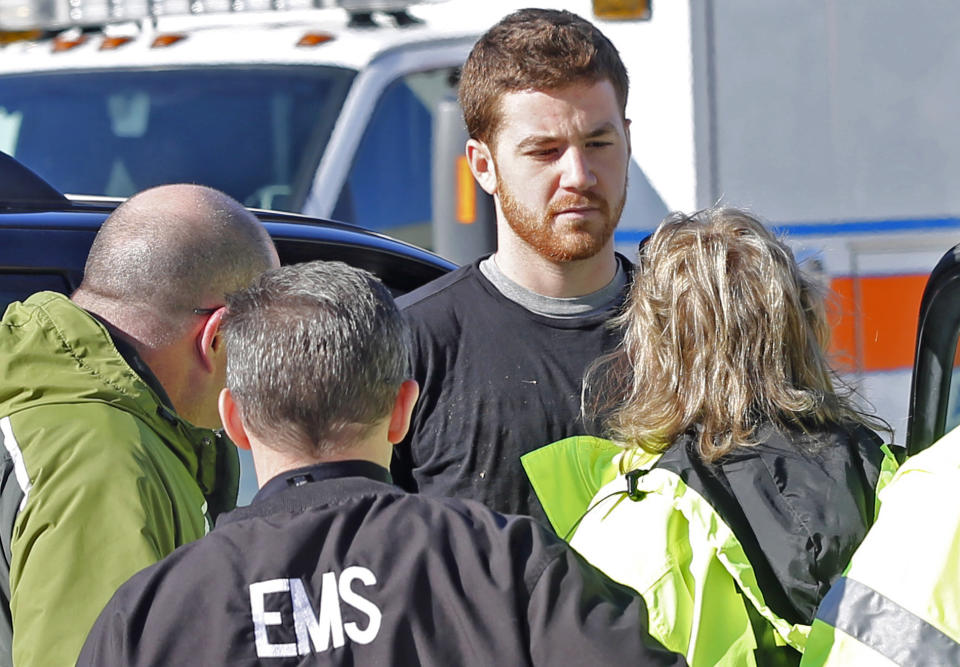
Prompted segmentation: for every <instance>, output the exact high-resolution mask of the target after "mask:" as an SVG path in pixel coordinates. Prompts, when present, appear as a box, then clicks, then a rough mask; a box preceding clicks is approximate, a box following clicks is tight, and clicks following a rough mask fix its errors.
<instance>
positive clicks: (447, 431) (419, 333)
mask: <svg viewBox="0 0 960 667" xmlns="http://www.w3.org/2000/svg"><path fill="white" fill-rule="evenodd" d="M627 88H628V83H627V73H626V69H625V68H624V66H623V63H622V61H621V60H620V56H619V54H618V53H617V51H616V49H615V48H614V46H613V45H612V44H611V43H610V41H609V40H608V39H607V38H606V37H605V36H604V35H603V34H602V33H601V32H600V31H599V30H597V28H596V27H595V26H593V25H592V24H591V23H589V22H588V21H585V20H584V19H582V18H580V17H579V16H577V15H575V14H571V13H570V12H565V11H556V10H546V9H524V10H520V11H518V12H515V13H513V14H511V15H509V16H507V17H506V18H504V19H503V20H501V21H500V22H499V23H498V24H497V25H495V26H494V27H493V28H491V29H490V30H489V31H488V32H487V33H486V34H485V35H483V36H482V37H481V38H480V40H479V41H478V42H477V44H476V45H475V46H474V48H473V51H472V52H471V54H470V57H469V58H468V59H467V62H466V64H465V65H464V68H463V75H462V78H461V81H460V91H459V96H460V103H461V106H462V107H463V110H464V118H465V121H466V125H467V130H468V132H469V134H470V139H469V141H468V142H467V146H466V153H467V157H468V159H469V161H470V166H471V169H472V170H473V174H474V176H475V177H476V179H477V181H478V182H479V183H480V185H481V187H483V189H484V190H486V191H487V192H489V193H490V194H491V195H493V198H494V202H495V204H496V212H497V251H496V252H495V253H494V254H493V255H491V256H489V257H485V258H482V259H480V260H478V261H477V262H475V263H473V264H471V265H469V266H465V267H462V268H461V269H459V270H457V271H455V272H453V273H451V274H448V275H447V276H444V277H443V278H440V279H438V280H436V281H434V282H433V283H431V284H429V285H426V286H424V287H423V288H421V289H419V290H416V291H414V292H412V293H411V294H409V295H407V296H405V297H402V298H401V299H399V301H398V303H399V304H400V306H401V307H402V308H403V310H404V313H405V315H406V317H407V318H408V320H409V322H410V324H411V327H412V330H413V341H412V354H413V364H414V376H415V378H416V380H417V381H418V382H419V383H420V386H421V388H422V393H421V399H420V402H419V403H418V404H417V407H416V410H415V413H414V416H413V423H412V427H411V433H410V435H409V436H408V437H407V439H406V440H405V441H404V442H403V443H402V444H401V445H400V446H399V447H398V448H397V449H396V451H395V455H394V461H393V465H392V472H393V475H394V478H395V480H396V481H397V483H399V484H400V485H401V486H403V487H405V488H407V489H408V490H411V491H420V492H422V493H427V494H431V495H444V496H458V497H467V498H472V499H475V500H479V501H481V502H484V503H486V504H487V505H489V506H490V507H492V508H494V509H496V510H498V511H501V512H507V513H515V514H530V515H533V516H535V517H537V518H541V519H543V518H544V514H543V510H542V508H541V507H540V505H539V502H538V501H537V499H536V495H535V494H534V492H533V490H532V488H531V487H530V484H529V482H528V481H527V479H526V476H525V475H524V472H523V469H522V467H521V464H520V456H521V455H522V454H524V453H526V452H527V451H529V450H532V449H535V448H536V447H537V446H538V445H540V444H542V443H546V442H554V441H556V440H558V439H561V438H564V437H568V436H572V435H579V434H583V433H585V432H586V427H585V425H584V424H583V423H582V420H581V417H580V407H579V406H580V390H581V384H582V379H583V374H584V371H585V369H586V368H587V366H588V365H589V364H590V363H591V362H592V361H593V360H594V359H596V358H597V357H598V356H600V355H601V354H602V353H604V352H607V351H609V350H610V349H611V348H612V347H613V346H614V345H615V344H616V343H617V341H618V336H619V334H617V333H616V332H614V331H611V330H609V329H608V327H607V326H606V322H607V320H608V319H609V317H610V316H611V315H612V314H614V313H615V312H616V310H617V309H618V307H619V306H620V304H621V303H622V300H623V296H624V293H625V288H626V286H627V284H628V282H629V280H630V273H631V269H632V267H631V265H630V263H629V262H628V261H627V260H626V259H625V258H623V257H621V256H619V255H616V254H615V253H614V248H613V231H614V228H615V227H616V225H617V222H618V221H619V218H620V213H621V211H622V210H623V204H624V198H625V196H626V180H627V166H628V161H629V156H630V136H629V121H628V120H627V119H626V116H625V109H626V102H627Z"/></svg>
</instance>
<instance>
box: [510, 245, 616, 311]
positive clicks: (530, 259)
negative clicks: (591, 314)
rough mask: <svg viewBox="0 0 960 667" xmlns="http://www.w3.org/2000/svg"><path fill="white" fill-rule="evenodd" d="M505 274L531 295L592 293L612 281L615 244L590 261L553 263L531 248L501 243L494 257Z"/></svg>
mask: <svg viewBox="0 0 960 667" xmlns="http://www.w3.org/2000/svg"><path fill="white" fill-rule="evenodd" d="M495 260H496V262H497V266H498V267H499V269H500V271H502V272H503V274H504V275H505V276H506V277H507V278H509V279H510V280H512V281H513V282H515V283H517V284H518V285H520V286H522V287H525V288H526V289H528V290H530V291H531V292H535V293H537V294H540V295H542V296H549V297H555V298H570V297H577V296H584V295H585V294H592V293H593V292H596V291H597V290H600V289H602V288H603V287H605V286H606V285H608V284H609V283H610V281H611V280H613V277H614V275H616V272H617V257H616V255H615V254H614V252H613V241H612V240H611V241H610V242H608V244H607V245H606V246H604V247H603V248H602V249H601V250H600V252H598V253H597V254H596V255H594V256H593V257H589V258H587V259H581V260H576V261H573V262H554V261H551V260H549V259H546V258H545V257H542V256H541V255H539V254H537V252H536V251H534V250H533V248H530V247H529V246H525V245H520V244H513V243H507V244H502V245H501V246H500V247H499V248H498V249H497V253H496V255H495Z"/></svg>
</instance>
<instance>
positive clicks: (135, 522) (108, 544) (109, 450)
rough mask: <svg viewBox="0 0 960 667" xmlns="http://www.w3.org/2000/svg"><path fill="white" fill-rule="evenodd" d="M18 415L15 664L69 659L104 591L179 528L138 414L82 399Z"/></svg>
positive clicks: (170, 542) (160, 552)
mask: <svg viewBox="0 0 960 667" xmlns="http://www.w3.org/2000/svg"><path fill="white" fill-rule="evenodd" d="M20 417H22V419H21V423H22V424H23V425H24V426H25V428H23V429H21V431H22V432H24V433H29V434H30V436H29V438H28V440H27V441H25V442H24V441H21V442H20V443H19V445H20V447H21V450H22V451H23V461H24V465H25V468H26V473H27V475H28V477H29V489H28V491H27V498H26V501H25V503H24V505H23V507H22V510H21V512H20V514H19V515H18V517H17V519H16V522H15V524H14V528H13V531H14V532H13V539H12V562H11V569H10V588H11V605H10V606H11V614H12V618H13V658H14V663H15V664H17V665H41V664H42V665H66V664H73V663H74V662H75V661H76V659H77V655H78V653H79V651H80V647H81V646H82V644H83V641H84V639H85V637H86V635H87V632H88V631H89V629H90V627H91V626H92V625H93V622H94V620H95V619H96V617H97V614H99V612H100V610H101V609H102V608H103V606H104V605H105V604H106V602H107V601H108V600H109V599H110V596H111V595H112V594H113V593H114V591H115V590H116V589H117V588H118V587H119V586H120V584H122V583H123V582H124V581H126V580H127V579H128V578H129V577H130V576H131V575H132V574H133V573H135V572H137V571H138V570H140V569H141V568H143V567H145V566H147V565H149V564H151V563H153V562H155V561H157V560H159V559H160V558H161V557H162V556H164V555H165V554H167V553H169V552H170V551H172V550H173V549H174V547H175V540H176V535H175V532H176V530H179V529H176V528H174V524H173V518H172V509H171V501H170V494H169V493H167V492H166V490H165V489H164V488H163V482H162V481H161V480H162V479H164V478H163V476H162V475H161V474H159V471H158V470H157V469H156V468H157V462H156V461H155V459H153V458H152V457H151V456H150V455H148V452H147V451H146V450H145V449H144V443H143V440H144V439H145V438H152V437H155V436H154V434H153V433H152V432H151V431H149V429H147V428H146V427H145V426H144V425H143V424H142V423H141V422H139V421H138V420H136V419H134V418H133V417H131V416H129V415H128V414H127V413H124V412H121V411H120V410H117V409H115V408H111V407H109V406H107V405H89V404H88V405H87V406H84V407H83V413H82V414H79V411H78V410H77V409H74V410H69V409H59V410H52V409H43V408H37V409H34V410H30V411H27V412H25V413H21V415H20ZM15 425H16V423H15ZM164 453H165V454H168V455H169V456H171V457H173V454H172V453H170V452H164ZM175 464H176V463H175V461H174V465H175ZM196 493H197V497H198V510H199V507H200V506H201V505H202V503H203V498H202V496H201V495H200V491H199V489H197V491H196ZM198 513H199V512H198ZM201 520H202V517H201ZM189 532H192V530H190V531H189ZM201 534H202V533H201Z"/></svg>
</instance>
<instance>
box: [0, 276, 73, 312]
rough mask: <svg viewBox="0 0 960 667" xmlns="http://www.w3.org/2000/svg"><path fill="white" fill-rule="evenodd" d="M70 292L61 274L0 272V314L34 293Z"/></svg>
mask: <svg viewBox="0 0 960 667" xmlns="http://www.w3.org/2000/svg"><path fill="white" fill-rule="evenodd" d="M43 290H51V291H54V292H63V293H64V294H66V293H68V292H69V291H70V283H69V281H68V280H67V278H66V276H64V275H63V274H61V273H16V272H12V271H0V313H2V312H3V311H4V310H6V308H7V305H8V304H10V303H13V302H14V301H23V300H24V299H26V298H27V297H28V296H30V295H31V294H33V293H34V292H41V291H43Z"/></svg>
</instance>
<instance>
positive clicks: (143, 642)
mask: <svg viewBox="0 0 960 667" xmlns="http://www.w3.org/2000/svg"><path fill="white" fill-rule="evenodd" d="M405 333H406V331H405V325H404V322H403V319H402V318H401V316H400V314H399V312H398V310H397V308H396V306H395V305H394V303H393V300H392V298H391V297H390V294H389V292H388V291H387V289H386V288H385V287H384V286H383V285H381V284H380V282H379V281H378V280H377V279H376V278H375V277H373V276H372V275H371V274H369V273H366V272H365V271H362V270H359V269H354V268H351V267H348V266H347V265H345V264H341V263H337V262H329V263H328V262H313V263H310V264H301V265H297V266H288V267H283V268H280V269H276V270H273V271H270V272H268V273H267V274H265V275H264V276H263V277H262V278H261V279H260V280H258V281H257V282H256V283H255V284H254V285H253V286H252V287H250V288H248V289H246V290H243V291H241V292H238V293H236V294H234V295H232V296H230V297H229V298H228V299H227V314H226V316H225V317H224V320H223V335H224V336H225V338H226V343H227V350H228V358H227V387H228V388H227V389H225V390H224V391H223V393H222V394H221V397H220V413H221V416H222V419H223V423H224V426H225V428H226V430H227V433H228V434H229V435H230V437H231V438H232V439H233V441H234V442H235V443H236V444H237V446H239V447H243V448H250V449H251V450H252V453H253V459H254V464H255V467H256V471H257V479H258V480H259V482H260V485H261V488H260V492H259V493H258V494H257V496H256V497H255V498H254V500H253V503H252V504H251V505H250V506H249V507H245V508H241V509H238V510H236V511H234V512H233V513H231V514H228V515H225V516H224V517H223V518H222V519H221V520H220V521H219V522H218V524H217V527H216V529H215V530H214V531H213V532H211V533H210V534H209V535H208V536H206V537H205V538H203V539H201V540H200V541H198V542H196V543H193V544H191V545H188V546H186V547H184V548H181V549H178V550H177V551H176V552H174V553H173V554H172V555H171V556H170V557H168V558H167V559H165V560H163V561H162V562H160V563H158V564H157V565H155V566H152V567H150V568H148V569H146V570H144V571H142V572H141V573H139V574H138V575H136V576H134V577H133V579H131V580H130V581H129V582H127V583H126V584H125V585H124V586H123V587H122V588H121V589H120V590H119V591H118V592H117V594H116V595H115V596H114V597H113V599H112V600H111V601H110V603H109V604H108V606H107V608H106V609H105V610H104V612H103V614H102V615H101V616H100V618H99V619H98V621H97V623H96V625H95V626H94V629H93V631H92V632H91V634H90V637H89V638H88V640H87V644H86V646H85V647H84V650H83V653H82V655H81V656H80V662H79V664H81V665H114V664H126V665H134V664H156V663H163V664H231V665H233V664H243V665H246V664H262V663H266V664H274V663H276V664H317V663H322V664H327V663H333V664H358V665H388V664H398V665H415V664H421V665H453V664H457V665H485V666H486V665H494V664H503V665H527V664H544V665H545V664H551V665H561V664H562V665H574V664H591V665H595V664H626V663H627V662H628V661H629V662H630V664H640V665H682V664H684V662H683V659H682V658H681V657H679V656H675V655H674V654H671V653H668V652H667V651H665V650H664V649H663V648H662V647H661V646H660V645H659V644H657V643H656V642H655V641H654V640H653V639H651V637H650V636H649V634H648V633H647V612H646V607H645V606H644V603H643V600H642V599H641V598H639V597H638V596H636V595H635V594H634V593H632V592H631V591H630V590H629V589H627V588H625V587H622V586H620V585H619V584H616V583H614V582H613V581H611V580H610V579H608V578H606V577H605V576H604V575H603V574H601V573H599V572H598V571H596V570H594V569H593V568H591V567H590V566H589V565H588V564H587V563H586V562H585V561H584V560H583V559H582V558H581V557H580V556H579V555H577V554H576V553H575V552H574V551H573V550H571V549H570V548H569V547H568V546H567V545H566V544H565V543H563V542H562V541H560V540H559V539H558V538H556V537H554V536H553V535H552V534H551V533H550V532H549V531H547V530H546V529H545V528H543V527H541V526H540V525H539V524H538V523H536V522H535V521H533V520H532V519H530V518H526V517H510V516H504V515H501V514H497V513H495V512H493V511H492V510H489V509H487V508H485V507H483V506H482V505H480V504H478V503H475V502H472V501H464V500H457V499H449V498H427V497H422V496H417V495H410V494H407V493H405V492H404V491H402V490H401V489H399V488H397V487H395V486H393V485H392V483H391V478H390V473H389V472H388V470H387V466H388V465H389V463H390V455H391V449H392V446H393V444H394V443H397V442H399V441H400V440H401V439H402V438H403V436H404V435H405V433H406V431H407V427H408V425H409V421H410V413H411V410H412V409H413V405H414V403H415V402H416V399H417V394H418V391H419V390H418V388H417V384H416V382H414V381H413V380H410V379H409V377H410V370H409V367H408V360H407V350H406V346H405Z"/></svg>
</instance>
